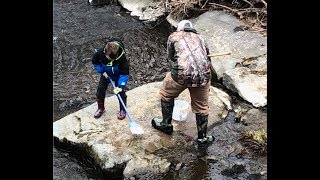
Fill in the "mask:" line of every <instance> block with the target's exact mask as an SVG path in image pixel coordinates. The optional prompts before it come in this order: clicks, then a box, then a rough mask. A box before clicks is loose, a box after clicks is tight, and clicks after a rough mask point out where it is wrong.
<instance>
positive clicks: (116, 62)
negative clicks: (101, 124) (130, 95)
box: [92, 38, 129, 120]
mask: <svg viewBox="0 0 320 180" xmlns="http://www.w3.org/2000/svg"><path fill="white" fill-rule="evenodd" d="M92 64H93V66H94V68H95V69H96V71H97V72H98V73H99V74H100V80H99V84H98V88H97V92H96V97H97V103H98V109H97V111H96V112H95V113H94V118H99V117H101V115H102V114H103V113H104V111H105V106H104V100H105V96H106V90H107V87H108V84H109V83H110V78H111V79H112V80H113V81H114V82H115V86H116V88H115V89H114V90H113V92H114V93H115V94H118V93H120V96H121V98H122V100H123V102H124V104H125V105H126V103H127V95H126V92H125V89H124V88H125V86H126V85H127V83H128V79H129V63H128V61H127V58H126V55H125V49H124V45H123V43H122V41H121V40H120V39H119V38H111V39H110V40H109V41H108V42H107V43H106V44H105V46H104V47H103V48H101V49H98V50H97V51H96V53H95V54H94V55H93V58H92ZM104 72H106V73H107V74H108V76H109V78H108V79H107V78H106V77H104V76H103V73H104ZM118 100H119V99H118ZM119 106H120V111H119V114H118V115H117V118H118V119H119V120H122V119H124V118H125V117H126V112H125V110H124V107H123V106H122V104H121V102H120V100H119Z"/></svg>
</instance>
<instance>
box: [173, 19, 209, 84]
mask: <svg viewBox="0 0 320 180" xmlns="http://www.w3.org/2000/svg"><path fill="white" fill-rule="evenodd" d="M167 44H168V49H167V51H168V59H170V60H171V61H169V62H170V63H171V75H172V78H173V79H174V80H175V81H177V82H178V83H180V84H185V85H187V86H188V87H199V86H205V85H206V84H207V83H208V81H209V79H210V78H211V76H210V59H209V58H208V57H207V49H208V48H207V47H206V44H205V41H204V39H203V38H202V37H201V36H200V35H199V34H198V33H197V32H196V31H195V30H194V29H193V28H191V27H190V26H188V25H187V24H185V26H183V27H182V28H181V30H180V29H179V27H178V29H177V31H176V32H173V33H172V34H171V35H170V36H169V38H168V43H167Z"/></svg>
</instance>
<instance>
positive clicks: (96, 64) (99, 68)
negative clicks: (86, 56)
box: [91, 49, 105, 74]
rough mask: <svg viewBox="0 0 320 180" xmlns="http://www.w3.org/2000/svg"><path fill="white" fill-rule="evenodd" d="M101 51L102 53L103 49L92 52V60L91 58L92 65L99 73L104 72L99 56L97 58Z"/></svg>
mask: <svg viewBox="0 0 320 180" xmlns="http://www.w3.org/2000/svg"><path fill="white" fill-rule="evenodd" d="M101 53H103V51H102V50H101V49H98V51H97V52H95V53H94V55H93V57H92V60H91V62H92V65H93V67H94V68H95V70H96V71H97V72H98V73H100V74H102V73H103V72H105V71H104V68H103V66H102V64H101V61H100V58H99V54H101Z"/></svg>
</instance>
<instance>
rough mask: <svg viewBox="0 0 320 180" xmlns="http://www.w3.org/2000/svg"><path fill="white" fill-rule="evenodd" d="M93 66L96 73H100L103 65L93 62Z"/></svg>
mask: <svg viewBox="0 0 320 180" xmlns="http://www.w3.org/2000/svg"><path fill="white" fill-rule="evenodd" d="M93 66H94V68H95V69H96V71H97V72H98V73H100V74H102V73H103V72H104V69H103V67H101V66H100V65H97V64H94V65H93Z"/></svg>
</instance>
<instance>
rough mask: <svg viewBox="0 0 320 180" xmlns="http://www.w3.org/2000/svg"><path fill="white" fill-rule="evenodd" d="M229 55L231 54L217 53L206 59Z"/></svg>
mask: <svg viewBox="0 0 320 180" xmlns="http://www.w3.org/2000/svg"><path fill="white" fill-rule="evenodd" d="M230 54H231V52H226V53H217V54H209V55H208V57H216V56H224V55H230Z"/></svg>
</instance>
